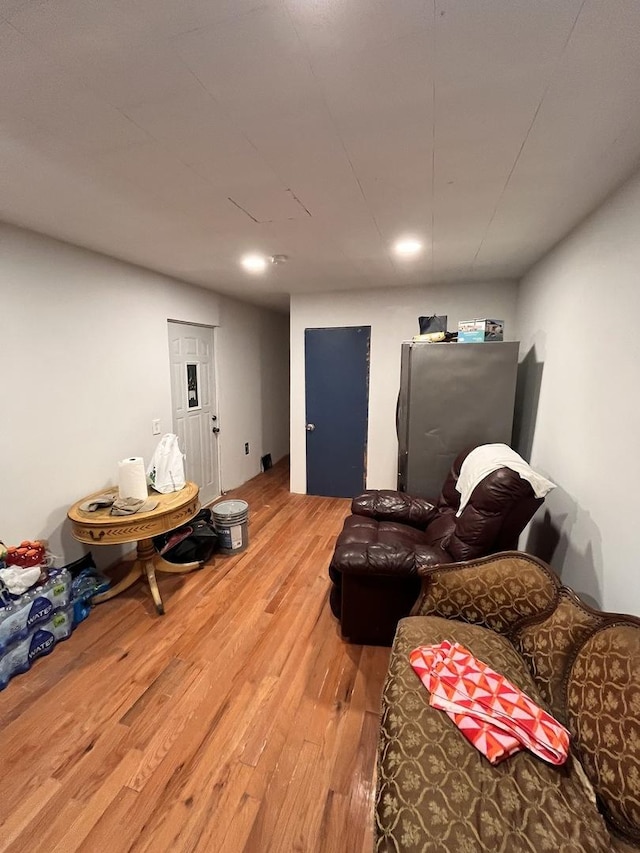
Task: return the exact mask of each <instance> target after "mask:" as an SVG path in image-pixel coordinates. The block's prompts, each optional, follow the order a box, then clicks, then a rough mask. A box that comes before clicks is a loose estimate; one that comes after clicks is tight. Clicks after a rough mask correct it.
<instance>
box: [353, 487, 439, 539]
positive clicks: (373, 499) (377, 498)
mask: <svg viewBox="0 0 640 853" xmlns="http://www.w3.org/2000/svg"><path fill="white" fill-rule="evenodd" d="M351 512H352V513H353V515H364V516H367V517H368V518H375V519H377V520H378V521H398V522H400V523H401V524H410V525H411V526H412V527H418V528H420V529H421V530H424V529H425V527H426V526H427V525H428V524H429V522H431V521H433V519H434V518H435V517H436V516H437V515H438V509H437V507H435V506H434V505H433V504H432V503H430V502H429V501H427V500H425V499H424V498H414V497H412V496H411V495H407V494H405V493H404V492H393V491H390V490H388V489H370V490H369V491H366V492H363V493H362V494H361V495H358V497H356V498H354V499H353V501H352V502H351Z"/></svg>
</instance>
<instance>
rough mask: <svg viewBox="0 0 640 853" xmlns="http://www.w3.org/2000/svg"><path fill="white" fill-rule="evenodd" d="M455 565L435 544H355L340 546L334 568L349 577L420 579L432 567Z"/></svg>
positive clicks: (335, 552) (334, 556)
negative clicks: (383, 576)
mask: <svg viewBox="0 0 640 853" xmlns="http://www.w3.org/2000/svg"><path fill="white" fill-rule="evenodd" d="M450 562H452V558H451V557H450V556H449V554H447V552H446V551H443V550H442V549H441V548H437V547H435V546H432V545H410V546H401V545H387V544H384V543H381V542H373V543H371V544H366V545H365V544H361V543H355V544H352V545H338V546H337V547H336V550H335V551H334V554H333V559H332V560H331V568H332V569H334V570H337V571H339V572H341V573H342V574H345V575H346V574H348V575H369V574H372V575H386V576H387V577H417V576H419V575H420V574H421V573H423V572H426V571H428V570H429V569H430V568H431V567H433V566H440V565H442V564H443V563H450Z"/></svg>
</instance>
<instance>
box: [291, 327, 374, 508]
mask: <svg viewBox="0 0 640 853" xmlns="http://www.w3.org/2000/svg"><path fill="white" fill-rule="evenodd" d="M370 337H371V326H354V327H352V326H350V327H345V328H338V329H305V332H304V348H305V387H306V415H307V420H306V429H307V494H310V495H328V496H330V497H339V498H352V497H354V496H355V495H359V494H360V493H361V492H362V491H363V489H364V487H365V477H366V460H367V424H368V409H369V340H370Z"/></svg>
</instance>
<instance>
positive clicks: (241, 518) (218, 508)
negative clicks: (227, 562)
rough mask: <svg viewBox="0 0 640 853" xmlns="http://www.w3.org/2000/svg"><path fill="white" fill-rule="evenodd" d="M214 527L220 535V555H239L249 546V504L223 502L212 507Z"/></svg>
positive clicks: (234, 501)
mask: <svg viewBox="0 0 640 853" xmlns="http://www.w3.org/2000/svg"><path fill="white" fill-rule="evenodd" d="M211 514H212V517H213V526H214V527H215V529H216V533H217V534H218V542H219V545H220V547H219V549H218V550H219V553H220V554H239V553H240V552H241V551H244V550H245V548H246V547H247V545H248V544H249V504H248V503H247V502H246V501H238V500H231V501H221V502H220V503H219V504H214V505H213V506H212V507H211Z"/></svg>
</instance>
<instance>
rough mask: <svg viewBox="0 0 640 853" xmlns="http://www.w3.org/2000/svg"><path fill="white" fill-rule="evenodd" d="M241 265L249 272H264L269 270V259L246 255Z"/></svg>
mask: <svg viewBox="0 0 640 853" xmlns="http://www.w3.org/2000/svg"><path fill="white" fill-rule="evenodd" d="M240 263H241V264H242V266H243V267H244V268H245V269H246V271H247V272H264V271H265V270H266V268H267V259H266V258H265V257H264V255H244V257H243V258H242V259H241V261H240Z"/></svg>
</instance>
